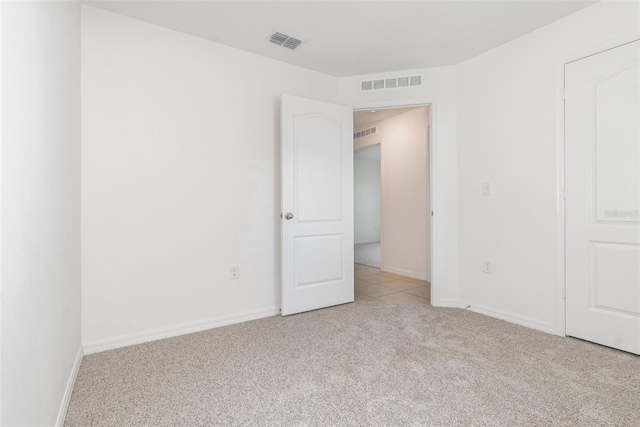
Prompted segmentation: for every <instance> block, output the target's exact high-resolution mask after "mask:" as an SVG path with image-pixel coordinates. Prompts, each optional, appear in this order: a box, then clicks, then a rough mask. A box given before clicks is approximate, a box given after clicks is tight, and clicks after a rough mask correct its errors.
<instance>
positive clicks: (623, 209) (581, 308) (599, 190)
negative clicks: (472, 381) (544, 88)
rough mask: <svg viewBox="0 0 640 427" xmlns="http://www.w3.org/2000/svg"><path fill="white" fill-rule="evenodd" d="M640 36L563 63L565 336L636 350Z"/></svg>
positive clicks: (639, 319) (639, 314)
mask: <svg viewBox="0 0 640 427" xmlns="http://www.w3.org/2000/svg"><path fill="white" fill-rule="evenodd" d="M639 52H640V41H636V42H633V43H629V44H626V45H624V46H620V47H617V48H615V49H611V50H608V51H605V52H602V53H599V54H597V55H593V56H590V57H587V58H584V59H581V60H579V61H575V62H572V63H570V64H567V65H566V67H565V88H566V97H565V98H566V100H565V120H566V136H565V149H566V153H565V159H566V164H565V172H566V176H565V180H566V275H567V277H566V280H567V294H566V298H567V299H566V309H567V310H566V316H567V335H571V336H574V337H577V338H582V339H585V340H589V341H593V342H596V343H599V344H603V345H607V346H610V347H615V348H618V349H621V350H625V351H629V352H632V353H636V354H640V132H639V131H640V119H639V118H640V85H639V82H640V65H639Z"/></svg>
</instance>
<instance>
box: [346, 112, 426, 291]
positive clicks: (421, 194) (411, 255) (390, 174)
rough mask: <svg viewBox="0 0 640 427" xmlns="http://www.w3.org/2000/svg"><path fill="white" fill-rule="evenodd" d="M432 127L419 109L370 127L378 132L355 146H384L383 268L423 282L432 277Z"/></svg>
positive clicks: (358, 140)
mask: <svg viewBox="0 0 640 427" xmlns="http://www.w3.org/2000/svg"><path fill="white" fill-rule="evenodd" d="M428 125H429V109H428V108H427V107H421V108H416V109H413V110H410V111H408V112H406V113H403V114H400V115H398V116H394V117H391V118H389V119H387V120H383V121H381V122H378V123H374V124H368V125H367V126H365V127H364V128H370V127H372V126H376V127H377V132H376V134H375V135H370V136H366V137H362V138H358V139H356V142H355V144H356V145H355V148H356V149H357V148H361V147H364V146H367V145H369V144H375V143H378V142H380V143H381V151H382V152H381V168H382V230H381V232H382V234H381V239H382V262H383V264H382V270H384V271H389V272H392V273H397V274H402V275H406V276H410V277H415V278H420V279H423V280H430V279H431V269H430V256H431V253H430V247H431V243H430V217H429V215H430V213H429V212H430V208H429V157H428V153H429V150H428ZM358 130H361V129H356V132H357V131H358Z"/></svg>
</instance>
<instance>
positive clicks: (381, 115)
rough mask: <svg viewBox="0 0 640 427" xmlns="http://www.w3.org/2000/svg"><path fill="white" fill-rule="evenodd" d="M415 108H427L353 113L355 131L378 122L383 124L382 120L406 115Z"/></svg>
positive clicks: (388, 109)
mask: <svg viewBox="0 0 640 427" xmlns="http://www.w3.org/2000/svg"><path fill="white" fill-rule="evenodd" d="M414 108H425V107H409V108H387V109H384V110H364V111H355V112H354V113H353V128H354V129H355V130H358V129H362V128H363V127H366V126H368V125H372V124H374V123H376V122H381V121H382V120H386V119H390V118H391V117H395V116H397V115H398V114H403V113H406V112H407V111H409V110H413V109H414Z"/></svg>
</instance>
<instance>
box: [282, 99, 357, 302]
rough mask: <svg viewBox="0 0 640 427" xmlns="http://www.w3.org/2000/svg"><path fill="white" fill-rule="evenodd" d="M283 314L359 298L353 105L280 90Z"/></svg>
mask: <svg viewBox="0 0 640 427" xmlns="http://www.w3.org/2000/svg"><path fill="white" fill-rule="evenodd" d="M281 154H282V181H281V182H282V315H289V314H294V313H300V312H303V311H308V310H314V309H317V308H322V307H329V306H332V305H337V304H343V303H346V302H351V301H353V110H352V109H351V108H347V107H344V106H341V105H334V104H328V103H325V102H320V101H315V100H312V99H305V98H299V97H296V96H290V95H283V96H282V142H281Z"/></svg>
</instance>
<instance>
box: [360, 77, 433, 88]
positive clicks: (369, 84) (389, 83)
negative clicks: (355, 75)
mask: <svg viewBox="0 0 640 427" xmlns="http://www.w3.org/2000/svg"><path fill="white" fill-rule="evenodd" d="M415 86H422V75H417V76H406V77H404V76H403V77H389V78H384V79H376V80H362V81H361V82H360V90H361V91H368V90H381V89H397V88H404V87H415Z"/></svg>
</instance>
